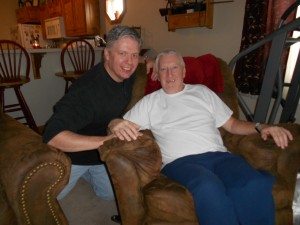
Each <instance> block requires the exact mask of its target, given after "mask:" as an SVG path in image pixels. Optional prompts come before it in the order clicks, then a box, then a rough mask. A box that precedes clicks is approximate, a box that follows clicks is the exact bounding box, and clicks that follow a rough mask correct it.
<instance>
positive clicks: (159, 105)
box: [109, 50, 293, 225]
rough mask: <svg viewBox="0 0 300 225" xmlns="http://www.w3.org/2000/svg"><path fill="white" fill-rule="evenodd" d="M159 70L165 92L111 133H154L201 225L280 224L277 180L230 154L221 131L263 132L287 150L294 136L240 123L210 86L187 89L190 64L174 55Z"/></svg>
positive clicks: (165, 55) (160, 59) (166, 166)
mask: <svg viewBox="0 0 300 225" xmlns="http://www.w3.org/2000/svg"><path fill="white" fill-rule="evenodd" d="M155 66H156V70H157V72H158V78H159V80H160V82H161V86H162V89H160V90H158V91H156V92H153V93H151V94H149V95H147V96H145V97H144V98H143V99H141V100H140V101H139V102H138V103H137V104H136V105H135V106H134V107H133V108H132V109H131V110H130V111H128V112H127V113H126V114H125V115H124V120H118V119H116V120H114V121H112V122H111V123H110V126H109V127H110V129H111V131H112V132H113V133H114V134H115V135H116V136H118V137H119V138H120V139H122V140H124V139H126V140H128V141H130V140H132V139H136V138H137V137H138V136H139V135H141V134H140V133H139V130H143V129H150V130H151V131H152V133H153V135H154V137H155V140H156V141H157V143H158V145H159V147H160V149H161V153H162V159H163V169H162V173H164V174H165V175H166V176H168V177H169V178H171V179H173V180H176V181H177V182H179V183H181V184H182V185H184V186H185V187H186V188H187V189H188V190H189V191H190V192H191V193H192V195H193V198H194V202H195V207H196V213H197V216H198V219H199V222H200V224H201V225H274V223H275V222H274V217H275V213H274V203H273V198H272V192H271V191H272V185H273V182H274V177H273V176H272V175H271V174H268V173H266V172H262V171H257V170H255V169H254V168H252V167H251V166H250V165H249V164H248V163H247V162H246V161H245V160H244V159H243V158H242V157H240V156H237V155H233V154H231V153H229V152H227V149H226V148H225V146H224V145H223V141H222V138H221V136H220V133H219V130H218V128H219V127H223V128H224V129H226V130H227V131H229V132H231V133H234V134H241V135H248V134H252V133H255V132H256V130H257V129H260V132H261V137H262V138H263V139H267V137H268V136H271V137H272V138H273V139H274V141H275V143H276V144H277V145H278V146H279V147H281V148H285V147H286V146H287V145H288V141H289V140H292V139H293V137H292V135H291V133H290V132H289V131H288V130H286V129H284V128H282V127H277V126H267V125H259V126H258V127H257V125H256V127H255V124H254V123H251V122H246V121H241V120H238V119H235V118H234V117H232V111H231V110H230V109H229V108H228V107H227V106H226V105H225V104H224V103H223V102H222V101H221V100H220V99H219V98H218V96H217V95H216V94H215V93H214V92H212V91H211V90H209V89H208V88H207V87H205V86H203V85H188V84H184V83H183V78H184V76H185V72H186V71H185V65H184V61H183V59H182V56H181V55H180V54H179V53H177V52H176V51H174V50H166V51H164V52H162V53H160V54H159V55H158V56H157V59H156V62H155ZM255 128H256V129H255Z"/></svg>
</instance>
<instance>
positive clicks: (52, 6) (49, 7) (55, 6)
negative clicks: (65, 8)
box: [46, 0, 62, 19]
mask: <svg viewBox="0 0 300 225" xmlns="http://www.w3.org/2000/svg"><path fill="white" fill-rule="evenodd" d="M46 11H47V19H48V18H53V17H58V16H62V7H61V0H52V1H51V2H47V4H46Z"/></svg>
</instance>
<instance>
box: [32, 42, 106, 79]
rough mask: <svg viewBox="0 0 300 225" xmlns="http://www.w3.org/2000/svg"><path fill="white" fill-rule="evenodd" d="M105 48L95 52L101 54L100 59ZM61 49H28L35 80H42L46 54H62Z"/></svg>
mask: <svg viewBox="0 0 300 225" xmlns="http://www.w3.org/2000/svg"><path fill="white" fill-rule="evenodd" d="M103 49H104V48H103V47H95V48H94V51H95V54H96V55H97V53H98V52H100V54H101V55H100V57H102V51H103ZM61 50H62V49H61V48H34V49H27V52H28V53H29V54H30V58H31V62H32V71H33V77H34V79H41V73H40V68H41V64H42V59H43V57H44V55H45V54H46V53H60V52H61Z"/></svg>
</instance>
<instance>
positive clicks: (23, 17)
mask: <svg viewBox="0 0 300 225" xmlns="http://www.w3.org/2000/svg"><path fill="white" fill-rule="evenodd" d="M16 16H17V22H18V23H33V24H38V23H40V22H41V21H40V7H39V6H24V7H22V8H19V9H16Z"/></svg>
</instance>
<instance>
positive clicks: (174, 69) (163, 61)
mask: <svg viewBox="0 0 300 225" xmlns="http://www.w3.org/2000/svg"><path fill="white" fill-rule="evenodd" d="M157 69H158V77H159V80H160V83H161V86H162V88H163V90H164V91H165V92H166V93H167V94H175V93H177V92H180V91H182V90H183V88H184V83H183V78H184V77H185V72H186V70H185V66H184V63H182V62H181V60H180V58H179V56H178V55H176V54H165V55H162V56H161V57H160V58H159V61H158V64H157Z"/></svg>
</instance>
